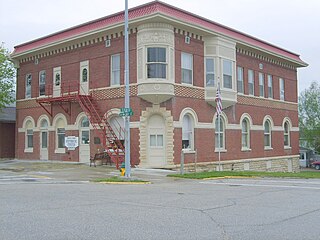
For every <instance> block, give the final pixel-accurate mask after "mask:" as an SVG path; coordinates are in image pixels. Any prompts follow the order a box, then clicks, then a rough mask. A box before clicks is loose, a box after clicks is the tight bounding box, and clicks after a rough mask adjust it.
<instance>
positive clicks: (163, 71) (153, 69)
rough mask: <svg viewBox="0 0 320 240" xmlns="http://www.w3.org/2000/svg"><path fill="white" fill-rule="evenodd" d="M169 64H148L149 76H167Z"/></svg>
mask: <svg viewBox="0 0 320 240" xmlns="http://www.w3.org/2000/svg"><path fill="white" fill-rule="evenodd" d="M166 75H167V65H165V64H162V63H150V64H148V78H167V76H166Z"/></svg>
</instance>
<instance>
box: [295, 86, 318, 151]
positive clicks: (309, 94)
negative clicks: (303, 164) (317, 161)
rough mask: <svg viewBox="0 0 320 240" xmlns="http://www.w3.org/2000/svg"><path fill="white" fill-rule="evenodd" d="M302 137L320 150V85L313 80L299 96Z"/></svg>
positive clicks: (309, 145) (309, 144)
mask: <svg viewBox="0 0 320 240" xmlns="http://www.w3.org/2000/svg"><path fill="white" fill-rule="evenodd" d="M299 127H300V139H301V140H303V141H305V142H306V145H307V147H310V148H313V149H314V150H316V151H317V152H320V85H319V84H318V83H317V82H312V83H311V86H310V87H309V88H308V89H306V90H304V91H303V92H302V93H301V95H300V97H299Z"/></svg>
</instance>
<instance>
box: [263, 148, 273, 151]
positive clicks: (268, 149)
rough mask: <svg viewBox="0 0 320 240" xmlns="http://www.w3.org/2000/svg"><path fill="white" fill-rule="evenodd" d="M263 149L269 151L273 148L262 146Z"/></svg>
mask: <svg viewBox="0 0 320 240" xmlns="http://www.w3.org/2000/svg"><path fill="white" fill-rule="evenodd" d="M264 150H265V151H270V150H273V148H272V147H264Z"/></svg>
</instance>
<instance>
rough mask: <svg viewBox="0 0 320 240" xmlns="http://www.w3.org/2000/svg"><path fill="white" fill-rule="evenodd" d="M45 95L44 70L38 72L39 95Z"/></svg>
mask: <svg viewBox="0 0 320 240" xmlns="http://www.w3.org/2000/svg"><path fill="white" fill-rule="evenodd" d="M44 95H46V71H41V72H40V73H39V96H44Z"/></svg>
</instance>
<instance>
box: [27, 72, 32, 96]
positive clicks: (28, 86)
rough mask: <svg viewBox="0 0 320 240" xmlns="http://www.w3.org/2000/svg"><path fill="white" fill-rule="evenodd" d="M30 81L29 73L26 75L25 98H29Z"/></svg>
mask: <svg viewBox="0 0 320 240" xmlns="http://www.w3.org/2000/svg"><path fill="white" fill-rule="evenodd" d="M31 82H32V75H31V73H29V74H27V75H26V98H31Z"/></svg>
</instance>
